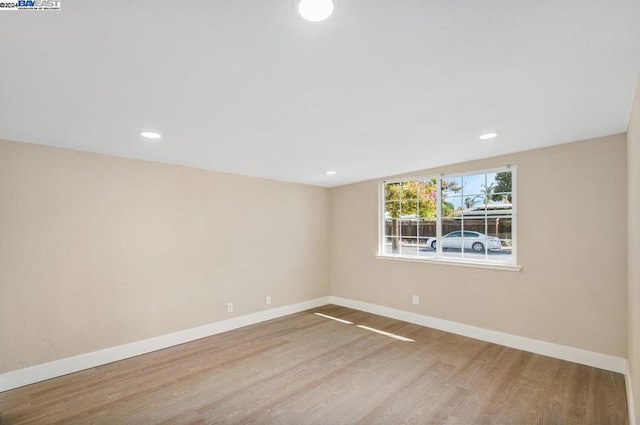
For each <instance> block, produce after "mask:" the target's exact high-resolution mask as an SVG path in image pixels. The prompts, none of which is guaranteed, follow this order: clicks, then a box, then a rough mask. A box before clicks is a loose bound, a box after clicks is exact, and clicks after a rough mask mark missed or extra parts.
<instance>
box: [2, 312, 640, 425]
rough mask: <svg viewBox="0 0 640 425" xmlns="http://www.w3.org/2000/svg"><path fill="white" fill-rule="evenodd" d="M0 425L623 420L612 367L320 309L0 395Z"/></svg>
mask: <svg viewBox="0 0 640 425" xmlns="http://www.w3.org/2000/svg"><path fill="white" fill-rule="evenodd" d="M313 312H321V313H325V314H328V315H331V316H335V317H339V318H342V319H346V320H349V321H352V322H354V323H355V324H354V325H348V324H344V323H340V322H337V321H334V320H330V319H327V318H323V317H319V316H317V315H314V314H313ZM357 324H359V325H365V326H369V327H372V328H376V329H380V330H383V331H386V332H391V333H394V334H398V335H402V336H404V337H408V338H411V339H414V340H415V342H402V341H398V340H396V339H393V338H390V337H388V336H384V335H379V334H376V333H373V332H371V331H368V330H365V329H362V328H358V327H356V326H355V325H357ZM0 423H1V424H2V425H13V424H323V425H337V424H363V425H369V424H390V425H396V424H446V425H459V424H598V425H605V424H607V425H615V424H627V423H628V417H627V403H626V395H625V385H624V377H623V376H622V375H620V374H616V373H612V372H607V371H603V370H600V369H595V368H591V367H587V366H581V365H578V364H574V363H570V362H566V361H562V360H556V359H552V358H549V357H545V356H540V355H537V354H531V353H527V352H524V351H519V350H515V349H512V348H506V347H502V346H499V345H495V344H490V343H487V342H482V341H478V340H474V339H470V338H465V337H461V336H458V335H453V334H449V333H446V332H441V331H437V330H434V329H429V328H424V327H420V326H416V325H412V324H408V323H404V322H400V321H397V320H392V319H387V318H384V317H380V316H375V315H372V314H368V313H363V312H359V311H355V310H351V309H347V308H343V307H337V306H325V307H321V308H317V309H314V310H311V311H307V312H303V313H299V314H294V315H292V316H288V317H284V318H280V319H276V320H272V321H269V322H265V323H261V324H258V325H253V326H249V327H246V328H242V329H238V330H235V331H231V332H227V333H224V334H220V335H215V336H212V337H209V338H205V339H201V340H198V341H194V342H190V343H187V344H183V345H180V346H177V347H172V348H169V349H166V350H161V351H158V352H155V353H151V354H147V355H144V356H139V357H136V358H132V359H128V360H123V361H120V362H116V363H112V364H109V365H105V366H101V367H97V368H94V369H90V370H86V371H83V372H79V373H75V374H72V375H67V376H64V377H61V378H56V379H52V380H49V381H46V382H41V383H38V384H34V385H30V386H28V387H23V388H19V389H16V390H12V391H7V392H4V393H1V394H0Z"/></svg>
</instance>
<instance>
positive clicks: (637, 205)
mask: <svg viewBox="0 0 640 425" xmlns="http://www.w3.org/2000/svg"><path fill="white" fill-rule="evenodd" d="M627 166H628V181H627V187H628V190H627V193H628V195H627V198H628V199H627V202H628V204H629V213H628V218H629V226H628V227H629V230H628V237H629V239H628V257H627V258H628V261H627V263H628V281H629V353H628V359H629V369H630V370H629V372H630V373H629V376H630V377H631V383H632V386H633V390H634V393H633V395H634V398H635V399H634V403H633V404H634V408H635V414H636V423H640V223H639V221H638V220H640V77H639V78H638V82H637V83H636V91H635V96H634V100H633V107H632V109H631V117H630V119H629V128H628V130H627Z"/></svg>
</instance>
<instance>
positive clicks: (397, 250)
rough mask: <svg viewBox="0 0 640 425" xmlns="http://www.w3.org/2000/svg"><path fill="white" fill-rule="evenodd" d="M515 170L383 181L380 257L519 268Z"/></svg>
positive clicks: (507, 168)
mask: <svg viewBox="0 0 640 425" xmlns="http://www.w3.org/2000/svg"><path fill="white" fill-rule="evenodd" d="M514 182H515V167H514V166H507V167H505V168H501V169H495V170H485V171H480V172H473V173H465V174H452V175H441V176H439V177H413V178H407V179H402V180H395V181H385V182H382V188H381V189H382V191H381V193H383V194H384V197H382V196H381V198H382V199H381V207H380V208H381V223H380V248H379V255H380V256H383V257H402V258H411V259H424V260H449V261H457V262H468V263H491V264H498V265H499V264H505V265H509V264H511V265H512V264H515V248H516V246H515V245H516V244H515V218H516V214H515V184H513V183H514Z"/></svg>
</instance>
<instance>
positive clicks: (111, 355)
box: [0, 297, 329, 392]
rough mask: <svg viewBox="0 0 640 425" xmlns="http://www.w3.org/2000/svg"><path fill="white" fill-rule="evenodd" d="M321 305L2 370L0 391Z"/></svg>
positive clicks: (326, 300) (293, 306) (324, 301)
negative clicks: (22, 367)
mask: <svg viewBox="0 0 640 425" xmlns="http://www.w3.org/2000/svg"><path fill="white" fill-rule="evenodd" d="M325 304H329V297H321V298H316V299H314V300H309V301H303V302H300V303H297V304H291V305H287V306H283V307H276V308H272V309H269V310H264V311H260V312H257V313H252V314H247V315H245V316H240V317H234V318H233V319H228V320H223V321H220V322H215V323H211V324H208V325H203V326H198V327H196V328H191V329H186V330H184V331H179V332H174V333H171V334H167V335H161V336H158V337H154V338H149V339H145V340H142V341H136V342H132V343H130V344H125V345H119V346H116V347H111V348H106V349H104V350H99V351H93V352H91V353H85V354H80V355H78V356H74V357H68V358H65V359H60V360H55V361H53V362H50V363H43V364H40V365H36V366H31V367H27V368H24V369H18V370H14V371H11V372H6V373H3V374H0V392H2V391H8V390H11V389H14V388H18V387H23V386H25V385H29V384H33V383H36V382H40V381H45V380H47V379H51V378H56V377H58V376H62V375H67V374H69V373H73V372H79V371H81V370H85V369H90V368H92V367H96V366H100V365H104V364H107V363H112V362H116V361H118V360H124V359H127V358H129V357H135V356H139V355H141V354H146V353H150V352H152V351H157V350H162V349H163V348H168V347H172V346H174V345H179V344H184V343H185V342H189V341H194V340H196V339H200V338H205V337H208V336H211V335H215V334H219V333H222V332H227V331H230V330H233V329H237V328H242V327H244V326H248V325H253V324H255V323H260V322H264V321H266V320H271V319H276V318H278V317H282V316H286V315H289V314H294V313H299V312H301V311H304V310H308V309H311V308H315V307H319V306H322V305H325Z"/></svg>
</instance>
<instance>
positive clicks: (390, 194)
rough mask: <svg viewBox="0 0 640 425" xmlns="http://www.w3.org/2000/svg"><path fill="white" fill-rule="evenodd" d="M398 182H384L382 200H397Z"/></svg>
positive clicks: (398, 195) (398, 198)
mask: <svg viewBox="0 0 640 425" xmlns="http://www.w3.org/2000/svg"><path fill="white" fill-rule="evenodd" d="M400 188H401V187H400V183H386V184H385V185H384V200H385V201H399V200H400V192H401V190H400Z"/></svg>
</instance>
